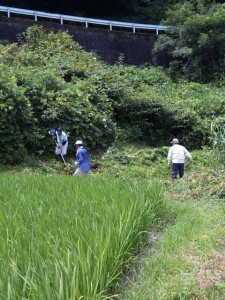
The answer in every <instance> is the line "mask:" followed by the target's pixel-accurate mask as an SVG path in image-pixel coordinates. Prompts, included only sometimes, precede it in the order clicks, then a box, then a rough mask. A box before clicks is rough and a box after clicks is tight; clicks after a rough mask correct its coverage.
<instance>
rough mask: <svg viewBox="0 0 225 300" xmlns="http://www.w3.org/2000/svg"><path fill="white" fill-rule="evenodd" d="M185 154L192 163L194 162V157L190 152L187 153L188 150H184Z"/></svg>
mask: <svg viewBox="0 0 225 300" xmlns="http://www.w3.org/2000/svg"><path fill="white" fill-rule="evenodd" d="M184 154H185V156H187V157H188V158H189V159H190V161H192V155H191V153H190V152H189V151H187V149H186V148H184Z"/></svg>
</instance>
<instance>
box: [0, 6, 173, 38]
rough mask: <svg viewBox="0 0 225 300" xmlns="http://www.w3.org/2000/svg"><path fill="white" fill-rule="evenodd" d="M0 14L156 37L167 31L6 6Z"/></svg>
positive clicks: (147, 26)
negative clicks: (147, 32)
mask: <svg viewBox="0 0 225 300" xmlns="http://www.w3.org/2000/svg"><path fill="white" fill-rule="evenodd" d="M0 12H5V13H7V16H8V18H10V16H11V14H18V15H26V16H33V17H34V20H35V21H36V22H37V21H38V18H48V19H56V20H60V24H61V25H63V22H64V21H71V22H75V23H76V22H78V23H84V24H85V27H86V28H88V25H89V24H96V25H102V26H107V27H109V30H111V31H112V30H113V27H121V28H131V29H132V31H133V33H135V32H136V29H143V30H155V31H156V34H157V35H158V34H159V31H160V30H161V31H164V30H166V29H167V26H163V25H150V24H139V23H127V22H118V21H110V20H101V19H92V18H84V17H76V16H70V15H61V14H54V13H46V12H42V11H35V10H27V9H21V8H15V7H7V6H0Z"/></svg>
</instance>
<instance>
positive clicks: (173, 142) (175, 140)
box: [171, 139, 179, 144]
mask: <svg viewBox="0 0 225 300" xmlns="http://www.w3.org/2000/svg"><path fill="white" fill-rule="evenodd" d="M171 144H179V140H178V139H173V140H172V142H171Z"/></svg>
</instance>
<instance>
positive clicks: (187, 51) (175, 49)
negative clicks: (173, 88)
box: [154, 0, 225, 82]
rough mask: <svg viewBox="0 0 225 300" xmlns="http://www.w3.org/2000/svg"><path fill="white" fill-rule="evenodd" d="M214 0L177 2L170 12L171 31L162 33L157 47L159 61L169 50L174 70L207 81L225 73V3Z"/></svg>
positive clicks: (168, 18) (192, 78) (167, 22)
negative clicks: (212, 1) (161, 55)
mask: <svg viewBox="0 0 225 300" xmlns="http://www.w3.org/2000/svg"><path fill="white" fill-rule="evenodd" d="M210 2H211V1H204V0H198V1H188V2H185V3H183V4H181V3H179V4H177V5H175V7H174V9H173V10H169V11H168V12H167V19H166V21H165V24H166V25H169V24H170V26H169V29H168V32H167V33H166V34H165V35H164V36H160V37H159V39H158V41H157V43H156V44H155V48H154V52H155V54H156V56H155V57H156V61H157V56H158V55H159V54H160V53H162V52H165V53H166V54H167V56H168V58H169V59H168V60H169V61H170V63H169V67H170V71H171V72H173V73H174V72H178V73H182V74H184V75H185V76H187V78H188V79H190V80H194V81H202V82H207V81H210V80H211V79H213V78H215V77H218V76H219V77H220V76H221V75H222V74H223V73H224V67H225V61H224V59H225V56H224V54H225V51H224V50H225V34H224V26H225V19H224V14H225V6H224V4H218V3H217V4H216V3H215V2H214V3H213V4H212V3H210ZM168 60H167V62H168ZM165 66H166V64H165ZM167 66H168V65H167Z"/></svg>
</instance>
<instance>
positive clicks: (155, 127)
mask: <svg viewBox="0 0 225 300" xmlns="http://www.w3.org/2000/svg"><path fill="white" fill-rule="evenodd" d="M20 43H21V44H20V45H17V44H10V45H0V48H1V54H0V62H1V64H0V71H1V73H2V79H1V82H0V85H1V86H0V90H1V91H2V94H1V116H2V117H1V119H0V126H1V128H2V131H1V132H2V134H1V141H2V142H3V152H2V153H4V155H3V154H2V155H1V157H0V160H1V162H4V163H13V162H14V163H16V162H18V161H19V160H22V159H23V158H25V156H26V155H31V154H39V153H40V152H43V153H44V154H48V153H50V147H49V143H50V138H47V130H48V129H49V128H55V127H58V126H61V127H63V128H64V130H65V131H66V132H67V133H68V134H69V139H70V142H71V143H72V144H73V141H74V140H75V139H83V140H84V141H85V144H86V146H87V147H88V148H89V149H96V148H106V147H108V146H110V145H113V144H114V143H116V144H118V143H119V144H120V143H123V142H128V141H137V142H145V143H147V144H148V145H150V146H155V147H158V146H163V145H168V144H169V142H170V140H171V139H172V138H173V137H177V138H179V139H180V140H181V142H182V143H184V144H186V145H188V146H189V147H188V148H190V149H196V148H201V147H202V146H206V145H209V144H210V140H209V136H210V125H211V122H212V121H217V119H218V120H219V119H220V118H221V117H222V116H223V114H224V107H225V105H224V104H225V103H224V101H225V100H224V99H225V97H224V96H225V89H224V86H225V85H224V83H223V80H220V81H219V80H218V81H217V84H214V85H213V84H199V83H189V82H185V81H182V80H181V79H179V80H177V82H176V83H174V82H173V81H172V79H171V78H170V77H169V76H168V74H167V73H166V72H165V71H164V70H163V69H162V68H161V67H153V66H142V67H135V66H126V65H123V64H122V62H121V61H119V62H118V63H117V64H115V65H113V66H108V65H106V64H104V63H103V62H102V61H101V60H99V59H98V58H97V57H96V56H95V54H94V53H86V52H85V51H84V50H82V49H81V48H80V46H79V45H78V44H77V43H75V42H73V40H72V38H71V36H69V35H68V34H67V33H65V32H58V33H53V32H51V31H50V32H47V31H45V30H44V29H43V27H37V26H34V27H30V28H28V30H27V31H26V32H25V33H24V34H22V36H21V37H20ZM17 94H18V95H17ZM12 102H13V103H14V105H16V108H15V110H14V112H13V114H16V117H15V118H14V119H13V118H12V117H10V112H11V111H10V110H9V109H5V107H11V103H12ZM10 109H11V108H10ZM5 128H6V129H7V130H4V129H5ZM8 128H10V130H9V129H8ZM12 128H13V130H12ZM18 137H19V138H18ZM5 141H7V142H5ZM14 141H16V142H14ZM72 148H73V147H69V153H71V154H72V152H71V151H72V150H73V149H72Z"/></svg>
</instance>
